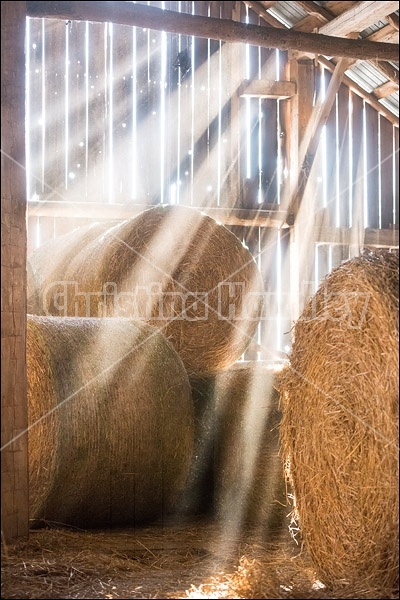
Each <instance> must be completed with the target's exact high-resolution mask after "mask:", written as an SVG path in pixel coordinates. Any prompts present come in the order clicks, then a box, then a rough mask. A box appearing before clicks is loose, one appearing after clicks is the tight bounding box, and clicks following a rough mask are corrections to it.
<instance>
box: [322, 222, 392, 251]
mask: <svg viewBox="0 0 400 600" xmlns="http://www.w3.org/2000/svg"><path fill="white" fill-rule="evenodd" d="M360 233H361V235H362V237H363V238H364V246H367V247H371V248H372V247H376V248H398V247H399V231H398V229H364V230H362V232H359V231H357V230H356V229H354V228H344V227H325V226H322V227H318V226H317V227H315V229H314V239H315V240H316V241H317V242H318V243H320V244H330V245H341V246H350V245H351V244H352V243H353V240H355V239H359V234H360Z"/></svg>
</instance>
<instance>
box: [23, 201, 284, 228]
mask: <svg viewBox="0 0 400 600" xmlns="http://www.w3.org/2000/svg"><path fill="white" fill-rule="evenodd" d="M151 206H159V205H155V204H154V205H150V204H136V203H133V202H132V203H129V204H106V203H99V202H82V201H81V200H80V199H78V200H77V201H76V202H74V201H69V202H66V201H63V200H56V201H53V200H40V201H29V202H28V216H29V217H55V218H78V217H83V218H85V219H96V220H107V219H116V220H119V219H121V220H125V219H130V218H132V217H135V216H136V215H138V214H139V213H141V212H142V211H143V210H146V209H148V208H151ZM193 208H197V210H199V211H201V212H203V213H205V214H207V215H208V216H210V217H212V218H214V219H216V220H217V221H219V222H220V223H222V224H223V225H240V226H243V227H254V226H257V227H278V228H279V227H283V228H285V227H287V225H286V223H285V218H286V212H285V211H282V210H260V209H237V208H223V207H219V206H200V207H193Z"/></svg>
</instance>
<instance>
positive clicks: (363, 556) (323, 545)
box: [281, 251, 399, 597]
mask: <svg viewBox="0 0 400 600" xmlns="http://www.w3.org/2000/svg"><path fill="white" fill-rule="evenodd" d="M398 285H399V264H398V254H395V253H389V252H385V251H381V252H375V253H372V252H366V253H365V254H363V255H362V256H360V257H357V258H354V259H351V260H349V261H347V262H345V263H343V264H342V265H340V266H339V267H337V268H336V269H334V270H333V271H332V272H331V273H330V275H328V276H327V277H326V279H325V280H324V282H323V283H322V284H321V286H320V288H319V289H318V291H317V293H316V294H315V295H314V297H313V298H312V299H311V300H310V301H309V303H308V305H307V306H306V307H305V309H304V311H303V314H302V315H301V317H300V319H299V320H298V321H297V323H296V325H295V330H294V344H293V348H292V352H291V367H290V369H289V370H288V372H287V376H286V377H285V381H284V384H283V387H284V389H285V392H284V395H283V398H284V400H283V419H282V424H281V437H282V443H283V447H284V454H285V456H286V457H287V460H288V463H289V477H290V481H291V484H292V486H293V491H294V497H295V505H294V506H295V509H294V516H295V517H296V519H297V521H298V524H299V526H300V529H301V534H302V538H303V540H304V543H305V545H306V547H307V548H308V550H309V551H310V553H311V555H312V557H313V560H314V562H315V565H316V567H317V569H318V571H319V577H320V578H321V579H322V581H323V582H324V583H328V584H338V583H340V582H348V583H349V584H350V585H354V586H357V585H358V584H360V582H361V583H362V584H363V585H364V586H366V588H368V587H371V589H376V586H377V585H378V586H379V587H380V589H382V590H391V589H392V588H393V587H395V586H396V585H397V584H398V567H399V565H398V558H399V554H398V552H399V544H398V532H399V528H398V525H399V522H398V518H399V513H398V483H399V481H398V458H399V455H398V394H399V387H398V368H399V348H398V341H399V340H398ZM349 589H351V587H350V588H349ZM388 597H390V596H388Z"/></svg>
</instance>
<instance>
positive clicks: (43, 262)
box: [28, 221, 115, 316]
mask: <svg viewBox="0 0 400 600" xmlns="http://www.w3.org/2000/svg"><path fill="white" fill-rule="evenodd" d="M114 224H115V222H114V221H103V222H98V223H96V222H95V223H90V224H89V225H84V226H82V227H78V228H77V229H74V230H72V231H70V232H68V233H66V234H64V235H61V236H58V237H56V238H53V239H50V240H48V241H47V242H45V243H44V244H42V245H41V246H39V248H37V249H36V250H34V251H33V252H31V253H30V255H29V257H28V264H29V271H28V276H29V277H30V281H31V285H32V288H33V287H34V286H35V287H36V300H35V302H34V303H32V306H31V307H30V308H31V310H28V313H29V312H30V313H31V314H38V315H49V316H50V315H58V314H59V307H60V306H61V307H62V306H63V298H64V292H65V285H66V281H68V280H67V279H66V276H65V275H66V271H67V268H68V266H69V264H70V263H71V261H72V260H73V258H74V257H75V255H76V254H77V253H78V252H80V251H81V250H82V249H83V248H84V247H85V246H86V245H87V244H89V243H90V242H91V241H92V240H94V239H96V238H97V237H98V236H101V235H102V234H103V233H104V232H105V231H107V230H108V229H110V227H112V226H113V225H114ZM28 281H29V280H28ZM68 286H69V288H70V289H75V285H74V281H73V280H72V281H70V282H69V283H68ZM32 292H33V289H32ZM64 316H67V315H66V314H65V315H64ZM71 316H75V315H71Z"/></svg>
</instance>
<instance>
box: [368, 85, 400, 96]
mask: <svg viewBox="0 0 400 600" xmlns="http://www.w3.org/2000/svg"><path fill="white" fill-rule="evenodd" d="M398 89H399V86H398V85H396V84H395V83H393V81H386V83H382V85H380V86H379V87H377V88H375V89H374V91H373V94H374V96H376V97H377V98H378V99H379V98H387V96H390V94H394V93H395V92H397V91H398Z"/></svg>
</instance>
